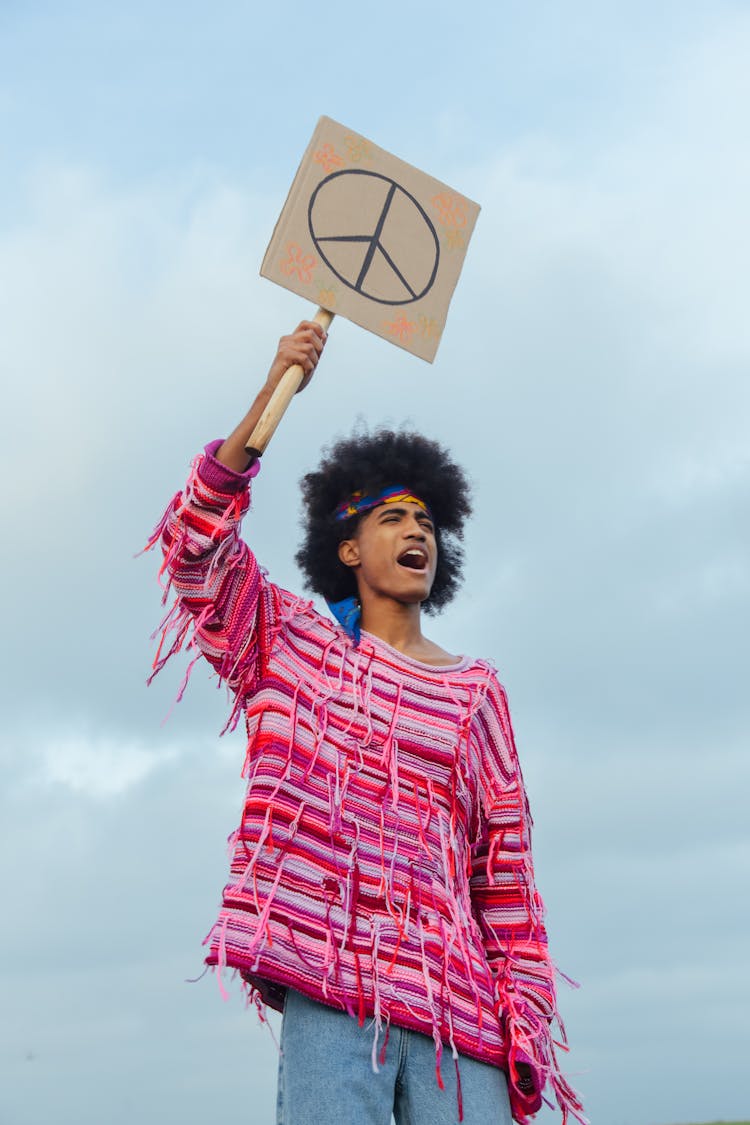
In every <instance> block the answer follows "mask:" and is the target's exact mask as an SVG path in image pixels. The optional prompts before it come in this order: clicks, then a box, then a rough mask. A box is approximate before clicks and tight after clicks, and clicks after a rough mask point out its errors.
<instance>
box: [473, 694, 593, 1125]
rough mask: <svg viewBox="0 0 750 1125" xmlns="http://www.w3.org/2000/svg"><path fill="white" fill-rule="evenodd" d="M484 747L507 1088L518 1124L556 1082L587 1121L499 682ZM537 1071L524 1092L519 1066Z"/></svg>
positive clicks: (480, 899)
mask: <svg viewBox="0 0 750 1125" xmlns="http://www.w3.org/2000/svg"><path fill="white" fill-rule="evenodd" d="M478 719H479V737H480V742H481V747H480V761H481V795H482V827H481V831H480V833H479V836H478V839H477V840H476V842H475V844H474V846H473V849H472V860H471V883H470V886H471V896H472V902H473V906H474V911H475V915H476V918H477V921H478V924H479V927H480V931H481V933H482V936H483V939H484V948H485V952H486V955H487V961H488V963H489V966H490V971H491V973H492V977H493V981H494V983H495V996H496V1002H497V1007H498V1013H499V1016H500V1019H501V1022H502V1025H503V1027H504V1029H505V1036H506V1043H507V1048H508V1066H507V1074H508V1089H509V1093H510V1101H511V1108H512V1111H513V1117H514V1119H515V1120H516V1121H517V1122H518V1123H519V1125H526V1123H527V1122H528V1121H529V1118H530V1117H531V1116H533V1115H534V1114H535V1113H536V1112H537V1111H538V1110H539V1108H540V1107H541V1104H542V1093H543V1090H544V1087H545V1085H546V1084H547V1083H549V1084H550V1086H551V1088H552V1091H553V1092H554V1095H555V1097H556V1100H557V1102H558V1105H559V1106H560V1108H561V1110H562V1113H563V1122H565V1121H567V1120H568V1117H569V1115H570V1114H572V1115H573V1116H574V1117H575V1118H577V1120H579V1121H581V1122H585V1118H584V1117H583V1107H582V1105H581V1102H580V1099H579V1097H578V1095H577V1094H576V1092H575V1091H574V1090H573V1089H572V1088H571V1087H570V1086H569V1084H568V1083H567V1081H566V1080H565V1078H564V1077H563V1075H562V1074H561V1073H560V1070H559V1067H558V1063H557V1058H556V1055H555V1042H554V1040H553V1037H552V1024H553V1021H557V1023H558V1025H559V1028H560V1034H561V1037H562V1042H561V1043H558V1044H557V1045H558V1046H562V1047H563V1048H564V1046H565V1032H564V1028H563V1026H562V1021H561V1020H560V1018H559V1015H558V1012H557V998H556V990H555V970H554V966H553V964H552V961H551V960H550V957H549V952H548V947H547V932H546V930H545V927H544V922H543V917H544V904H543V902H542V899H541V897H540V895H539V892H538V891H537V889H536V885H535V882H534V867H533V862H532V855H531V824H532V821H531V815H530V812H529V806H528V800H527V797H526V791H525V788H524V783H523V777H522V775H521V770H520V766H519V763H518V757H517V754H516V747H515V741H514V737H513V729H512V726H511V721H510V714H509V711H508V703H507V697H506V695H505V691H504V690H503V688H502V687H501V686H500V684H499V683H498V682H497V680H496V679H494V677H493V681H492V684H491V687H490V690H489V692H488V694H487V698H486V700H485V705H484V706H483V707H482V708H481V709H480V711H479V713H478ZM519 1063H526V1064H527V1065H528V1066H529V1067H530V1068H531V1075H532V1080H533V1082H532V1088H529V1089H527V1088H525V1086H524V1083H523V1082H522V1080H521V1075H520V1074H519V1071H518V1064H519Z"/></svg>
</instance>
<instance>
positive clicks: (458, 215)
mask: <svg viewBox="0 0 750 1125" xmlns="http://www.w3.org/2000/svg"><path fill="white" fill-rule="evenodd" d="M432 205H433V207H435V208H436V210H437V213H438V221H439V222H441V223H442V224H443V226H444V227H465V226H466V200H465V199H462V198H461V196H460V195H451V194H450V193H449V192H447V191H442V192H441V193H440V195H436V196H434V197H433V200H432Z"/></svg>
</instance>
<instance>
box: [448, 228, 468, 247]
mask: <svg viewBox="0 0 750 1125" xmlns="http://www.w3.org/2000/svg"><path fill="white" fill-rule="evenodd" d="M445 242H446V245H447V247H448V249H449V250H465V249H466V238H465V237H464V232H463V231H462V230H456V228H455V227H452V228H451V229H450V230H447V231H446V232H445Z"/></svg>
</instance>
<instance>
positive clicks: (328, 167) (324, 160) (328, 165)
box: [314, 144, 344, 172]
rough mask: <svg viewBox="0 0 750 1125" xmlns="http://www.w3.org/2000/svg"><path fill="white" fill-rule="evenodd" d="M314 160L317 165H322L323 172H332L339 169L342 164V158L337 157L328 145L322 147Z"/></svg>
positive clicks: (331, 146) (332, 148)
mask: <svg viewBox="0 0 750 1125" xmlns="http://www.w3.org/2000/svg"><path fill="white" fill-rule="evenodd" d="M314 159H315V160H316V161H317V162H318V164H322V166H323V171H324V172H332V171H333V169H334V168H340V167H341V165H342V164H343V163H344V158H343V156H339V154H338V153H337V152H336V150H335V149H334V147H333V145H330V144H325V145H322V146H321V147H320V148H319V149H318V151H317V152H316V153H315V157H314Z"/></svg>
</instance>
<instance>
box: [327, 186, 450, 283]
mask: <svg viewBox="0 0 750 1125" xmlns="http://www.w3.org/2000/svg"><path fill="white" fill-rule="evenodd" d="M352 176H359V177H361V178H360V179H359V180H353V179H352V178H351V177H352ZM307 221H308V226H309V228H310V234H311V236H312V240H313V242H314V243H315V246H316V248H317V250H318V253H319V254H320V256H321V258H322V259H323V261H324V262H325V263H326V265H327V266H328V267H329V269H331V270H333V272H334V274H335V275H336V277H338V278H339V280H340V281H343V283H344V285H346V286H348V288H349V289H354V290H355V292H357V293H360V294H361V295H362V296H363V297H367V298H369V299H370V300H372V301H377V302H379V303H380V304H382V305H407V304H410V303H411V302H412V301H418V300H419V299H420V298H421V297H424V295H425V293H427V292H428V290H429V289H430V288H431V287H432V284H433V282H434V281H435V277H436V275H437V270H438V264H439V261H440V244H439V242H438V236H437V233H436V231H435V227H434V226H433V225H432V222H431V221H430V218H429V216H428V215H427V213H426V212H425V210H424V208H423V207H422V206H421V204H420V203H419V202H418V201H417V200H416V199H415V198H414V196H413V195H412V194H411V193H410V192H408V191H407V190H406V188H404V187H401V185H400V184H398V183H396V181H395V180H391V179H389V178H388V177H387V176H382V175H381V174H380V173H379V172H368V171H366V170H365V169H364V168H352V169H348V170H344V171H342V172H333V173H332V174H331V175H330V176H326V177H325V179H323V180H321V181H320V183H319V184H318V186H317V187H316V189H315V191H314V192H313V193H312V195H311V196H310V204H309V207H308V210H307Z"/></svg>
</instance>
